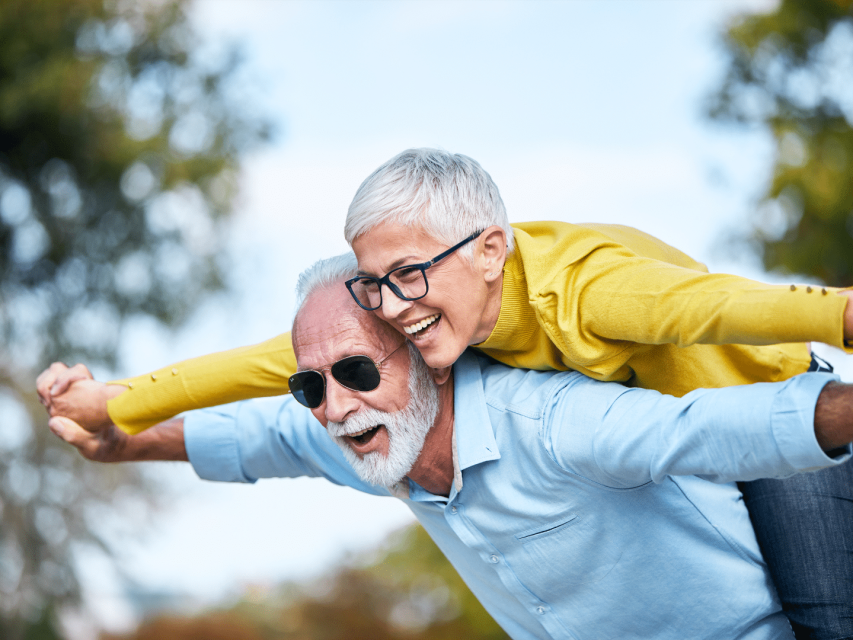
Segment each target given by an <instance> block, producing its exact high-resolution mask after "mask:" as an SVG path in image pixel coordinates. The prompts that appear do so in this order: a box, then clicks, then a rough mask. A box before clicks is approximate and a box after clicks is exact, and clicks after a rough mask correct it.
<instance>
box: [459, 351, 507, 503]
mask: <svg viewBox="0 0 853 640" xmlns="http://www.w3.org/2000/svg"><path fill="white" fill-rule="evenodd" d="M453 399H454V403H453V405H454V406H453V431H454V443H455V445H456V446H455V452H454V453H455V455H454V459H453V467H454V472H455V474H456V476H457V479H458V486H457V487H456V490H457V492H458V491H459V490H461V489H462V471H464V470H465V469H467V468H469V467H473V466H474V465H475V464H480V463H481V462H486V461H489V460H497V459H499V458H500V457H501V454H500V451H499V450H498V443H497V441H496V440H495V433H494V431H493V430H492V421H491V419H490V418H489V409H488V406H487V405H486V394H485V392H484V390H483V374H482V372H481V371H480V365H479V360H478V358H477V356H476V355H474V353H473V352H472V351H470V350H468V351H465V352H464V353H463V354H462V355H461V356H460V357H459V359H458V360H457V361H456V364H454V365H453Z"/></svg>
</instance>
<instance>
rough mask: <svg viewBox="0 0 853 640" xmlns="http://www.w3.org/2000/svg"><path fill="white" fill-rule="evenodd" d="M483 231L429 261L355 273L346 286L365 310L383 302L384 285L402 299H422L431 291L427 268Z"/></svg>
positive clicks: (375, 307) (370, 309)
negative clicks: (377, 272)
mask: <svg viewBox="0 0 853 640" xmlns="http://www.w3.org/2000/svg"><path fill="white" fill-rule="evenodd" d="M481 233H483V230H480V231H478V232H477V233H474V234H472V235H470V236H468V237H467V238H465V239H464V240H463V241H462V242H459V243H457V244H455V245H453V246H452V247H450V248H449V249H448V250H447V251H443V252H442V253H439V254H438V255H437V256H436V257H434V258H433V259H432V260H430V261H428V262H420V263H418V264H407V265H403V266H402V267H397V268H396V269H392V270H391V271H389V272H388V273H386V274H385V275H384V276H382V277H381V278H375V277H373V276H356V277H355V278H352V279H350V280H347V281H346V285H347V289H349V292H350V295H351V296H352V297H353V299H354V300H355V301H356V302H357V303H358V306H359V307H361V308H362V309H364V310H365V311H373V310H374V309H378V308H379V307H381V306H382V285H385V286H387V287H388V288H389V289H391V291H393V292H394V295H395V296H397V297H398V298H400V299H401V300H420V299H421V298H423V297H424V296H425V295H426V294H427V292H428V291H429V282H428V281H427V277H426V270H427V269H429V268H430V267H431V266H433V265H434V264H435V263H436V262H438V261H439V260H444V258H446V257H447V256H449V255H450V254H451V253H453V252H454V251H456V250H457V249H459V248H460V247H463V246H465V245H466V244H468V243H469V242H471V241H472V240H474V239H475V238H477V237H478V236H479V235H480V234H481Z"/></svg>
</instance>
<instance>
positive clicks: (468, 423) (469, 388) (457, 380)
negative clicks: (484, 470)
mask: <svg viewBox="0 0 853 640" xmlns="http://www.w3.org/2000/svg"><path fill="white" fill-rule="evenodd" d="M451 442H452V444H451V447H452V455H453V487H454V489H456V493H457V494H458V493H459V492H460V491H462V484H463V482H462V472H463V471H464V470H465V469H467V468H469V467H473V466H474V465H475V464H480V463H481V462H487V461H489V460H498V459H499V458H500V457H501V454H500V451H499V450H498V443H497V441H496V440H495V434H494V431H492V422H491V420H490V418H489V410H488V407H487V406H486V394H485V393H484V391H483V375H482V372H481V371H480V365H479V360H478V358H477V356H476V355H474V353H473V352H472V351H470V350H467V351H465V352H464V353H463V354H462V355H461V356H460V357H459V359H458V360H457V361H456V364H454V365H453V438H452V440H451ZM409 482H410V481H409V479H408V478H404V479H403V481H402V482H398V483H397V484H395V485H392V486H390V487H388V490H389V491H390V492H391V495H393V496H395V497H397V498H409V496H410V486H409ZM451 497H452V496H451Z"/></svg>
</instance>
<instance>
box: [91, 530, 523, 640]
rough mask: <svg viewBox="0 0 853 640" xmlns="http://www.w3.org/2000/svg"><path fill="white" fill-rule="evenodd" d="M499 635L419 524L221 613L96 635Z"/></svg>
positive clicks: (412, 639) (393, 638)
mask: <svg viewBox="0 0 853 640" xmlns="http://www.w3.org/2000/svg"><path fill="white" fill-rule="evenodd" d="M161 638H169V639H170V640H219V639H220V638H221V639H222V640H226V639H227V640H356V639H361V638H365V639H367V638H369V639H370V640H459V639H460V638H464V639H465V640H506V639H507V638H508V636H507V635H506V634H505V633H504V632H503V631H502V630H501V628H500V627H499V626H498V625H497V623H496V622H495V621H494V620H493V619H492V618H491V616H489V614H487V613H486V611H485V610H484V609H483V607H482V606H481V605H480V603H479V602H478V601H477V599H476V598H475V597H474V596H473V594H472V593H471V592H470V591H469V590H468V588H467V587H466V586H465V584H464V583H463V582H462V579H461V578H460V577H459V574H457V573H456V570H455V569H453V567H452V566H451V565H450V563H449V562H448V561H447V560H446V559H445V558H444V555H443V554H442V553H441V551H440V550H439V549H438V547H437V546H436V545H435V543H433V541H432V540H431V539H430V538H429V536H428V535H427V533H426V532H425V531H424V529H423V528H422V527H421V526H419V525H415V526H413V527H410V528H408V529H405V530H403V531H401V532H398V533H397V534H395V535H393V536H392V537H391V538H390V539H389V541H388V542H387V547H386V549H385V551H384V552H381V553H380V555H379V556H378V557H377V555H376V553H372V554H368V555H365V556H362V557H360V558H358V559H357V561H356V562H355V563H352V564H351V565H350V566H346V567H344V568H343V569H341V570H340V571H338V572H336V573H334V574H332V575H329V576H326V577H325V578H322V579H320V580H319V581H317V582H315V583H313V584H308V585H301V586H300V585H287V586H285V587H282V588H280V589H276V590H275V591H274V592H271V593H267V594H262V593H255V594H254V595H252V596H249V597H247V598H246V599H244V600H243V601H241V602H240V603H238V604H237V605H236V606H234V607H232V608H230V609H228V610H225V611H212V612H208V613H205V614H201V615H199V616H196V617H192V618H188V617H177V616H162V617H158V618H155V619H152V620H148V621H146V622H144V623H143V624H142V625H141V626H140V627H139V629H137V630H136V631H135V632H133V633H130V634H126V635H112V634H103V635H102V636H101V640H159V639H161Z"/></svg>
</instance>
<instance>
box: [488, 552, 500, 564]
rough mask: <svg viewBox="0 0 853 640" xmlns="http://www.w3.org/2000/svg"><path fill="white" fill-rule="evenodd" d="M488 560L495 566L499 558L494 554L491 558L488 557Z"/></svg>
mask: <svg viewBox="0 0 853 640" xmlns="http://www.w3.org/2000/svg"><path fill="white" fill-rule="evenodd" d="M489 560H491V562H492V564H497V563H498V562H499V561H500V558H498V557H497V556H496V555H495V554H492V555H491V556H489Z"/></svg>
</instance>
